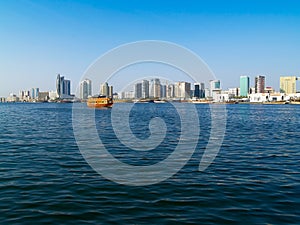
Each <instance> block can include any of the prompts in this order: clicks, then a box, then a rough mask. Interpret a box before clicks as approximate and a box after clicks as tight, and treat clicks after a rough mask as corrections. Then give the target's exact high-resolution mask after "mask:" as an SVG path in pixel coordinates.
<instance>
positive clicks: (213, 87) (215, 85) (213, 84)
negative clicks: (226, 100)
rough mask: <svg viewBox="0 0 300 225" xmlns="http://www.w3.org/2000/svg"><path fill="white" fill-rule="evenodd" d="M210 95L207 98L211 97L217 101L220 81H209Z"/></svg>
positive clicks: (219, 92)
mask: <svg viewBox="0 0 300 225" xmlns="http://www.w3.org/2000/svg"><path fill="white" fill-rule="evenodd" d="M209 85H210V95H209V97H212V99H213V100H216V99H217V95H218V94H221V82H220V80H210V81H209Z"/></svg>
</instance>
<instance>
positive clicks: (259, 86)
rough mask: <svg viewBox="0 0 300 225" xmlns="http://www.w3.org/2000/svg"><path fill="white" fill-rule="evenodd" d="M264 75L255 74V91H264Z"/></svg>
mask: <svg viewBox="0 0 300 225" xmlns="http://www.w3.org/2000/svg"><path fill="white" fill-rule="evenodd" d="M265 79H266V78H265V76H256V77H255V93H264V92H265Z"/></svg>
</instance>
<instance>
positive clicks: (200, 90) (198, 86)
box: [194, 83, 205, 98]
mask: <svg viewBox="0 0 300 225" xmlns="http://www.w3.org/2000/svg"><path fill="white" fill-rule="evenodd" d="M194 86H195V91H194V97H196V98H204V97H205V94H204V83H195V84H194Z"/></svg>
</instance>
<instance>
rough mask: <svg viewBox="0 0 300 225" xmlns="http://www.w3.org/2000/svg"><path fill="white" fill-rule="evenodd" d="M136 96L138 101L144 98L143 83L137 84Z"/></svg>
mask: <svg viewBox="0 0 300 225" xmlns="http://www.w3.org/2000/svg"><path fill="white" fill-rule="evenodd" d="M134 87H135V88H134V96H135V98H136V99H139V98H142V96H143V93H142V83H136V84H135V85H134Z"/></svg>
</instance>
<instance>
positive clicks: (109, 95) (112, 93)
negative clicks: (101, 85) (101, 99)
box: [108, 86, 114, 98]
mask: <svg viewBox="0 0 300 225" xmlns="http://www.w3.org/2000/svg"><path fill="white" fill-rule="evenodd" d="M108 97H110V98H113V97H114V88H113V86H109V87H108Z"/></svg>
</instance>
